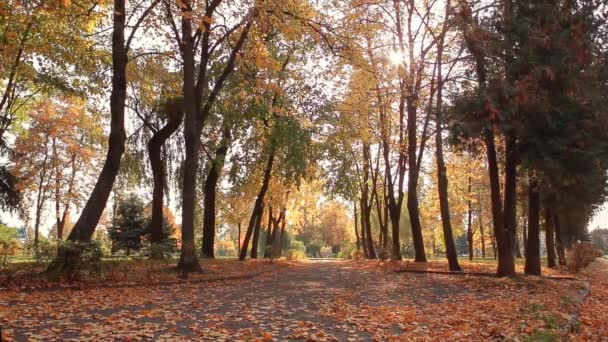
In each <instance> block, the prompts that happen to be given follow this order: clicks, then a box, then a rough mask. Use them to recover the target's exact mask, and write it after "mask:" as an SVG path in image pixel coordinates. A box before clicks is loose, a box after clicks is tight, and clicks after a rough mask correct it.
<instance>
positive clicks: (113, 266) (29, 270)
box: [0, 259, 287, 290]
mask: <svg viewBox="0 0 608 342" xmlns="http://www.w3.org/2000/svg"><path fill="white" fill-rule="evenodd" d="M201 264H202V268H203V270H204V271H203V272H202V273H191V274H189V276H188V278H187V279H181V278H179V277H178V276H179V275H180V273H178V272H177V270H176V268H175V267H176V260H160V261H159V260H147V259H142V260H104V261H103V262H102V264H101V265H100V269H99V270H98V271H96V272H94V273H87V274H84V275H82V276H80V277H79V278H78V279H77V280H70V281H67V280H60V281H48V279H47V277H46V276H45V275H44V274H43V272H44V269H45V268H46V267H43V266H39V265H35V264H26V263H23V264H15V265H13V269H10V270H8V271H7V270H4V271H3V272H0V290H6V289H11V290H31V289H50V288H61V287H76V288H79V289H82V288H87V287H96V286H100V285H102V286H124V285H131V286H132V285H160V284H176V283H192V282H199V281H206V280H210V279H212V280H218V279H225V280H230V279H234V278H242V277H248V276H255V275H257V274H259V273H262V272H266V271H269V270H272V269H276V268H279V267H281V266H282V265H285V264H287V263H286V262H284V261H273V262H270V261H267V260H252V261H249V262H247V265H246V266H245V265H244V264H243V263H242V262H240V261H238V260H236V259H212V260H203V261H201Z"/></svg>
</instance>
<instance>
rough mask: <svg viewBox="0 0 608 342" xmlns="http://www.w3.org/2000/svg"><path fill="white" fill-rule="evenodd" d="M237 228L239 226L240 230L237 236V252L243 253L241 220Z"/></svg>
mask: <svg viewBox="0 0 608 342" xmlns="http://www.w3.org/2000/svg"><path fill="white" fill-rule="evenodd" d="M237 228H238V230H239V232H238V236H237V238H236V251H237V253H236V254H238V255H240V254H241V222H239V223H238V224H237Z"/></svg>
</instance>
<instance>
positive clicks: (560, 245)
mask: <svg viewBox="0 0 608 342" xmlns="http://www.w3.org/2000/svg"><path fill="white" fill-rule="evenodd" d="M553 223H554V224H555V249H556V250H557V258H558V260H559V265H560V266H566V250H565V249H564V240H563V234H562V229H561V224H560V220H559V215H558V214H554V215H553Z"/></svg>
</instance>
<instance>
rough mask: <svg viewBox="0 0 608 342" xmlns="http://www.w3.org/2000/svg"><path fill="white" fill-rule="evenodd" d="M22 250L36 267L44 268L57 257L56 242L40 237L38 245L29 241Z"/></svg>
mask: <svg viewBox="0 0 608 342" xmlns="http://www.w3.org/2000/svg"><path fill="white" fill-rule="evenodd" d="M24 250H25V252H26V253H27V254H28V255H29V256H30V257H32V258H33V259H34V263H35V264H36V265H37V266H46V265H48V264H49V263H50V262H51V261H53V259H55V256H57V240H55V239H47V238H44V237H41V238H40V239H38V245H36V244H35V243H34V241H33V240H31V241H28V242H27V243H26V244H25V245H24Z"/></svg>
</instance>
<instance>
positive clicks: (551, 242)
mask: <svg viewBox="0 0 608 342" xmlns="http://www.w3.org/2000/svg"><path fill="white" fill-rule="evenodd" d="M546 204H547V205H546V207H545V233H546V234H545V244H546V246H547V267H549V268H555V226H554V225H553V213H552V211H551V208H550V206H549V203H546Z"/></svg>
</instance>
